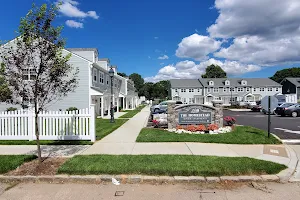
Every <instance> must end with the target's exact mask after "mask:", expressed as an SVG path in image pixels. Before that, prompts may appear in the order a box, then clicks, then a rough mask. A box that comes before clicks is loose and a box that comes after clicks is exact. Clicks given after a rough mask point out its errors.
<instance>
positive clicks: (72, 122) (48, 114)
mask: <svg viewBox="0 0 300 200" xmlns="http://www.w3.org/2000/svg"><path fill="white" fill-rule="evenodd" d="M37 120H38V128H39V133H40V134H39V137H40V140H91V141H92V142H94V141H95V140H96V134H95V106H94V105H91V107H90V108H87V109H81V110H76V111H70V112H68V111H42V112H40V114H39V117H38V119H37ZM35 124H36V123H35V115H34V111H33V110H32V109H29V110H17V111H10V112H0V140H30V141H32V140H36V136H35Z"/></svg>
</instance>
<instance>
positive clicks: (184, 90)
mask: <svg viewBox="0 0 300 200" xmlns="http://www.w3.org/2000/svg"><path fill="white" fill-rule="evenodd" d="M170 82H171V96H172V99H173V100H181V101H182V102H183V103H184V104H188V103H200V104H210V103H211V102H212V101H213V100H223V102H224V105H230V104H231V102H242V101H259V100H261V99H262V98H263V97H265V96H269V95H270V96H273V95H276V94H281V92H282V85H280V84H279V83H276V82H275V81H273V80H271V79H269V78H211V79H210V78H201V79H172V80H170Z"/></svg>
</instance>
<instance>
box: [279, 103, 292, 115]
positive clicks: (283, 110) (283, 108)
mask: <svg viewBox="0 0 300 200" xmlns="http://www.w3.org/2000/svg"><path fill="white" fill-rule="evenodd" d="M293 105H295V104H294V103H283V104H281V105H280V106H278V107H277V108H276V109H275V113H276V114H277V115H281V116H285V109H287V108H288V107H290V106H293Z"/></svg>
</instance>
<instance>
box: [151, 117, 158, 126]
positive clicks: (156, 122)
mask: <svg viewBox="0 0 300 200" xmlns="http://www.w3.org/2000/svg"><path fill="white" fill-rule="evenodd" d="M152 123H153V126H154V127H155V128H157V127H158V126H159V121H158V120H155V119H154V120H152Z"/></svg>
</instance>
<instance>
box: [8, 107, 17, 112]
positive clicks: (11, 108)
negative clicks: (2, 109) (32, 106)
mask: <svg viewBox="0 0 300 200" xmlns="http://www.w3.org/2000/svg"><path fill="white" fill-rule="evenodd" d="M16 110H18V109H17V108H14V107H9V108H7V109H6V111H7V112H9V111H16Z"/></svg>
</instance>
